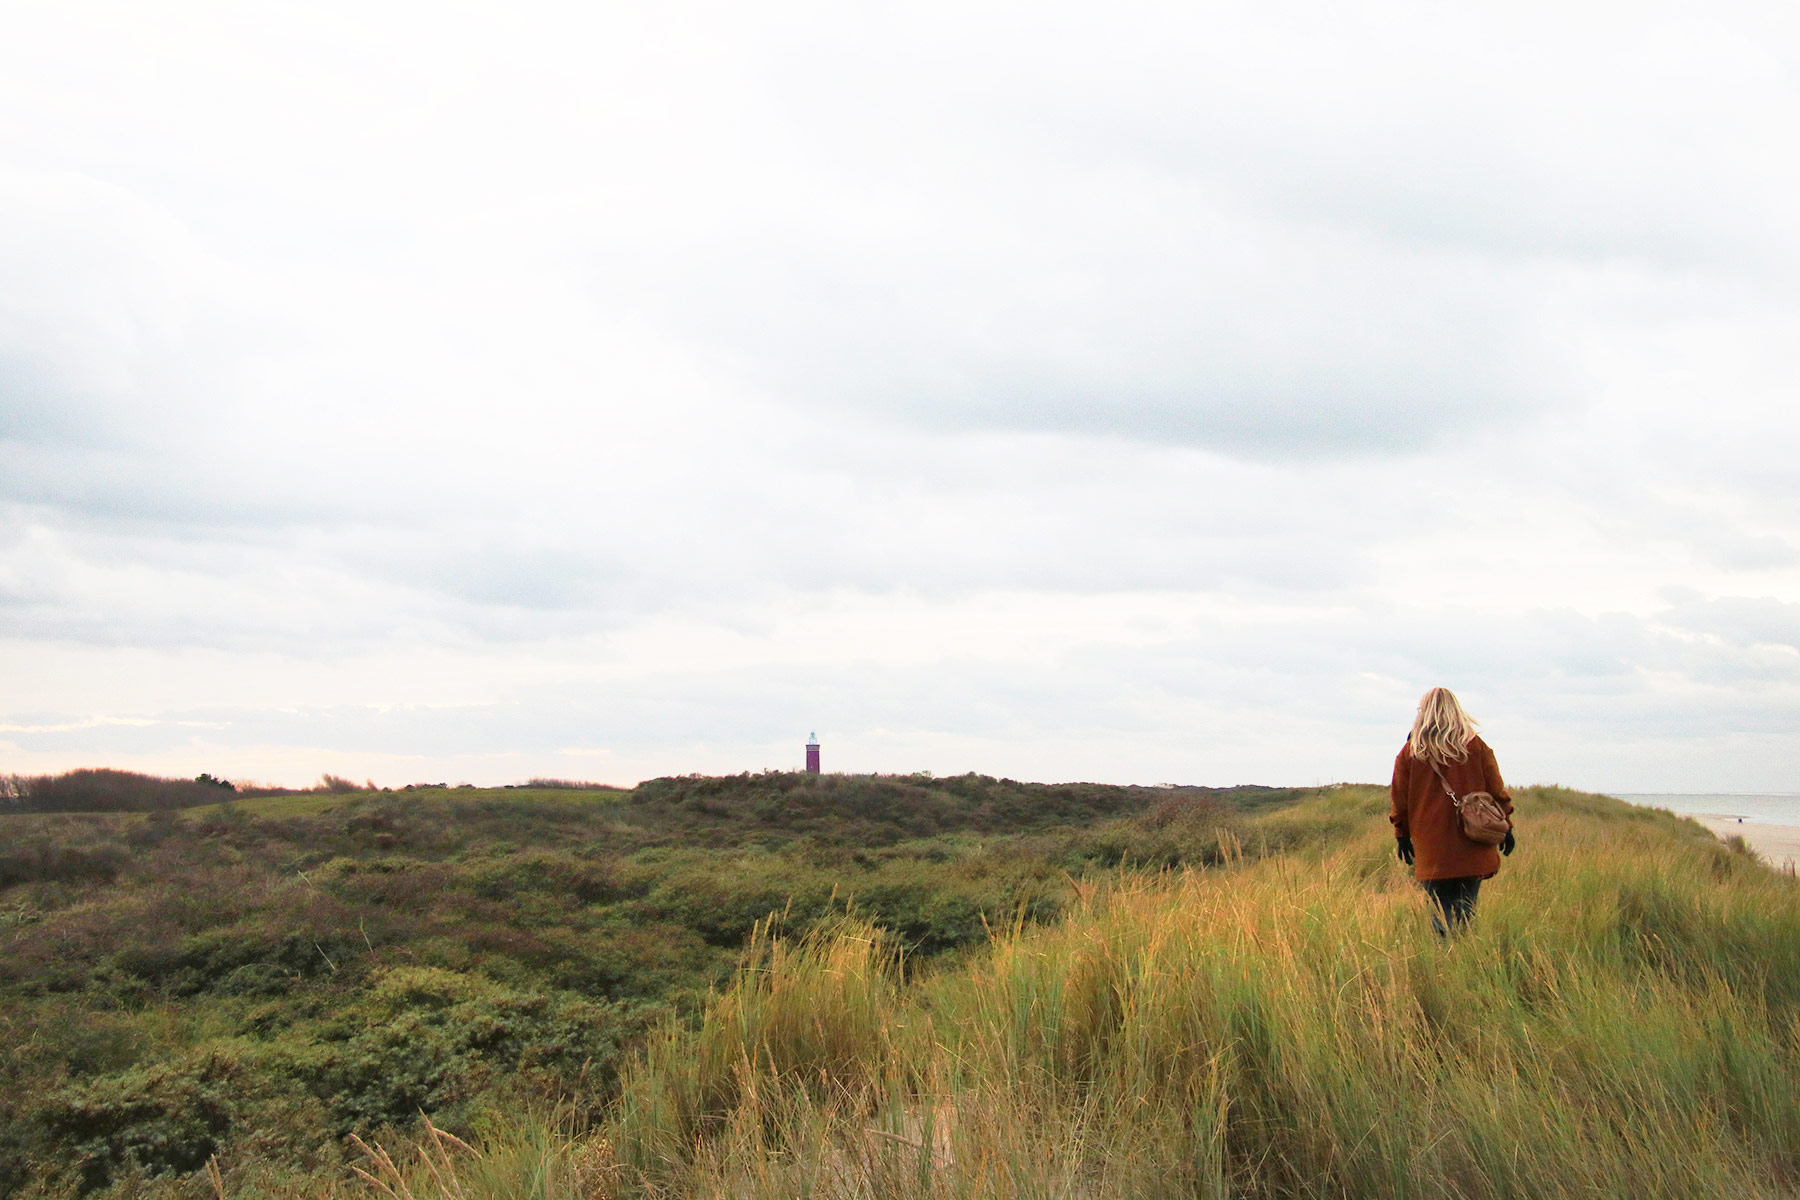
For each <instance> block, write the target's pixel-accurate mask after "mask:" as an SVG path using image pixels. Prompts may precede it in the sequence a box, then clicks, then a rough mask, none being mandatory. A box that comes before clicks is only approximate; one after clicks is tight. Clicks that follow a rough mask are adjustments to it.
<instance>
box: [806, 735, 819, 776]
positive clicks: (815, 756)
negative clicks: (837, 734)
mask: <svg viewBox="0 0 1800 1200" xmlns="http://www.w3.org/2000/svg"><path fill="white" fill-rule="evenodd" d="M806 773H807V774H808V775H817V774H818V773H819V735H818V734H816V733H809V734H807V735H806Z"/></svg>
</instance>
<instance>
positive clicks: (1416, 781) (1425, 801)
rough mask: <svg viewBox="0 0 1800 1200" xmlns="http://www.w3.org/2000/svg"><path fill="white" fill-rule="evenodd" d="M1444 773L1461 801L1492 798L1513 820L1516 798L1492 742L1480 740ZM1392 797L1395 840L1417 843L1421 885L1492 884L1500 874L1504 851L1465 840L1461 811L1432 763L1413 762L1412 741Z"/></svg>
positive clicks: (1398, 762)
mask: <svg viewBox="0 0 1800 1200" xmlns="http://www.w3.org/2000/svg"><path fill="white" fill-rule="evenodd" d="M1441 769H1442V770H1443V772H1444V778H1445V779H1447V780H1449V781H1450V786H1451V787H1453V788H1455V789H1456V794H1457V795H1459V796H1466V795H1468V794H1469V793H1470V792H1491V793H1492V794H1493V796H1494V799H1496V800H1498V801H1499V802H1500V807H1501V808H1503V809H1505V810H1506V815H1507V818H1508V819H1509V820H1510V819H1511V817H1512V811H1513V806H1512V797H1511V796H1509V795H1507V794H1506V784H1505V783H1503V782H1501V779H1500V766H1499V764H1498V763H1496V762H1495V761H1494V752H1493V751H1492V750H1489V749H1488V745H1487V743H1486V742H1484V741H1482V740H1481V739H1480V738H1479V737H1477V738H1476V739H1475V740H1474V741H1472V742H1470V743H1469V748H1468V753H1467V754H1466V755H1465V756H1464V757H1463V760H1462V761H1461V762H1449V763H1445V764H1443V767H1442V768H1441ZM1390 791H1391V794H1392V796H1393V801H1394V803H1393V811H1392V812H1391V813H1389V814H1388V820H1390V821H1392V822H1393V823H1394V836H1395V837H1397V838H1403V837H1410V838H1411V839H1412V842H1413V874H1414V875H1415V876H1417V877H1418V878H1419V879H1469V878H1475V879H1489V878H1492V877H1493V876H1494V875H1495V874H1496V873H1498V872H1499V870H1500V849H1499V847H1497V846H1484V845H1482V844H1481V843H1479V842H1471V841H1470V840H1469V839H1468V838H1466V837H1464V836H1463V833H1462V828H1461V826H1459V825H1458V824H1457V816H1456V808H1455V806H1454V805H1452V804H1451V803H1450V797H1449V796H1447V795H1445V794H1444V785H1443V784H1441V783H1439V782H1438V777H1437V772H1436V771H1434V770H1432V768H1431V764H1430V763H1429V762H1426V761H1425V760H1423V759H1417V758H1414V757H1413V752H1412V742H1411V740H1410V739H1409V740H1408V741H1407V743H1406V745H1404V746H1402V747H1401V748H1400V755H1399V757H1398V758H1396V759H1394V782H1393V786H1392V788H1391V789H1390Z"/></svg>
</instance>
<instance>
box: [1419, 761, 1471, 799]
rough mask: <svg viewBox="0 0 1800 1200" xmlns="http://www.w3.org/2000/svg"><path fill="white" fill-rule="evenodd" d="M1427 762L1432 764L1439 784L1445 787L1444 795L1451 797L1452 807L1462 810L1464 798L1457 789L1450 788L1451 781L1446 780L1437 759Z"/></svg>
mask: <svg viewBox="0 0 1800 1200" xmlns="http://www.w3.org/2000/svg"><path fill="white" fill-rule="evenodd" d="M1425 761H1426V762H1428V763H1430V764H1431V769H1432V771H1433V772H1435V773H1436V774H1437V777H1438V782H1439V783H1441V784H1443V785H1444V794H1445V795H1447V796H1449V797H1450V806H1451V807H1452V808H1455V809H1458V810H1460V809H1461V808H1462V804H1463V802H1462V797H1461V796H1458V795H1457V794H1456V789H1455V788H1452V787H1451V786H1450V781H1449V780H1448V779H1445V778H1444V771H1443V768H1441V767H1439V766H1438V765H1437V761H1436V760H1435V759H1430V758H1428V759H1426V760H1425Z"/></svg>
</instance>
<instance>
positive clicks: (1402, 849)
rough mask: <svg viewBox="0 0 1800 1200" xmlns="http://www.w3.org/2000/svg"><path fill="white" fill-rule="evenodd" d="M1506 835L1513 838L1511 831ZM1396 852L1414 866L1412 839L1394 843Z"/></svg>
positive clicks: (1401, 839)
mask: <svg viewBox="0 0 1800 1200" xmlns="http://www.w3.org/2000/svg"><path fill="white" fill-rule="evenodd" d="M1506 836H1507V839H1508V840H1509V841H1510V840H1511V838H1512V834H1510V833H1509V834H1507V835H1506ZM1394 853H1395V854H1398V855H1399V856H1400V861H1401V862H1403V863H1405V864H1406V865H1407V866H1409V867H1410V866H1412V860H1413V848H1412V839H1411V838H1409V837H1403V838H1400V839H1399V840H1398V841H1397V842H1395V843H1394Z"/></svg>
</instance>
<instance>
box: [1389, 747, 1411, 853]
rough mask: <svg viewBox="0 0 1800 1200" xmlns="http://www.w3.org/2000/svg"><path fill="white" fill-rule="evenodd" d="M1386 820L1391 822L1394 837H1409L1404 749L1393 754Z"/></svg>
mask: <svg viewBox="0 0 1800 1200" xmlns="http://www.w3.org/2000/svg"><path fill="white" fill-rule="evenodd" d="M1388 801H1389V803H1388V820H1389V821H1391V822H1392V823H1393V826H1394V836H1395V837H1396V838H1403V837H1411V836H1412V827H1411V826H1410V825H1409V824H1408V820H1409V818H1410V817H1411V813H1410V811H1409V810H1408V808H1407V804H1406V751H1405V750H1402V751H1400V753H1398V754H1396V755H1395V756H1394V781H1393V782H1392V783H1390V784H1389V785H1388Z"/></svg>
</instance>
